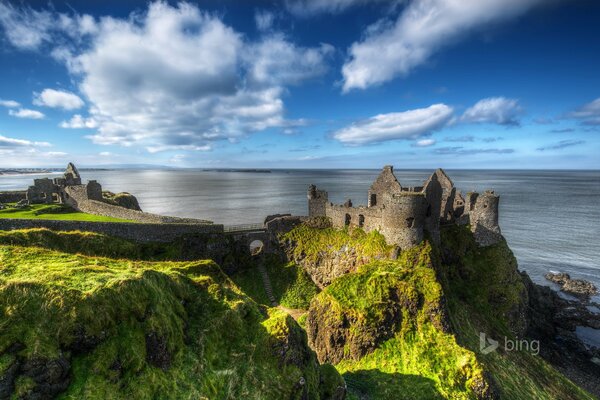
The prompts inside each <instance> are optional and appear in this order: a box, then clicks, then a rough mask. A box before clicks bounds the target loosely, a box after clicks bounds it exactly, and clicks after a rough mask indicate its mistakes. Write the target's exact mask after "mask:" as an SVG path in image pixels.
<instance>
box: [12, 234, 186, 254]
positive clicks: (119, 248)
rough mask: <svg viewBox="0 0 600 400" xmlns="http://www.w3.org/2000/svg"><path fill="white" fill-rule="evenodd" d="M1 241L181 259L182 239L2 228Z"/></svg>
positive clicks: (67, 250) (77, 251) (68, 250)
mask: <svg viewBox="0 0 600 400" xmlns="http://www.w3.org/2000/svg"><path fill="white" fill-rule="evenodd" d="M0 245H13V246H24V247H42V248H46V249H51V250H57V251H61V252H64V253H75V254H83V255H88V256H99V257H111V258H122V259H128V260H146V261H161V260H179V259H181V258H182V257H181V248H180V245H179V244H178V243H137V242H132V241H129V240H125V239H121V238H117V237H113V236H108V235H104V234H101V233H95V232H81V231H69V232H63V231H53V230H50V229H45V228H33V229H19V230H12V231H2V230H0Z"/></svg>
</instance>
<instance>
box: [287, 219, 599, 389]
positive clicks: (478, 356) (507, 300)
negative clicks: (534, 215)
mask: <svg viewBox="0 0 600 400" xmlns="http://www.w3.org/2000/svg"><path fill="white" fill-rule="evenodd" d="M296 229H297V231H292V232H290V233H289V234H288V235H287V238H298V237H301V238H302V240H297V243H299V244H300V246H301V249H302V250H297V251H301V252H304V254H313V255H314V254H318V253H319V251H318V249H319V246H320V245H319V244H318V243H339V242H337V240H338V238H339V237H347V235H349V233H348V232H347V231H337V232H335V231H328V230H321V231H320V232H317V231H315V232H311V228H309V227H307V226H303V227H299V228H296ZM329 233H331V234H332V235H333V237H332V238H324V237H323V235H327V234H329ZM311 238H314V239H311ZM363 238H364V237H363ZM312 241H314V243H312ZM358 242H359V246H360V245H361V244H360V240H359V241H358ZM346 243H347V242H346ZM364 245H365V244H364V243H362V246H364ZM334 247H335V246H334ZM307 249H308V251H307ZM310 249H315V252H312V253H311V252H310ZM322 254H323V253H321V255H322ZM321 255H318V256H316V257H315V259H316V260H317V261H316V264H317V266H318V265H319V260H322V258H320V257H322V256H321ZM527 307H528V298H527V290H526V288H525V284H524V281H523V279H522V276H521V274H520V273H519V271H518V269H517V263H516V260H515V258H514V256H513V254H512V252H511V251H510V249H509V248H508V246H507V244H506V243H505V242H504V241H502V242H500V243H498V244H496V245H494V246H489V247H479V246H478V245H477V244H476V243H475V241H474V238H473V235H472V234H471V232H470V231H469V230H468V228H467V227H449V228H448V229H444V230H443V232H442V245H441V246H439V247H437V246H431V245H430V244H429V243H427V242H425V243H423V244H421V245H420V246H418V247H416V248H413V249H411V250H408V251H405V252H402V253H401V254H400V255H399V257H398V259H396V260H385V259H379V257H377V256H375V257H373V258H372V259H371V261H370V262H368V263H367V264H365V265H361V266H358V267H357V269H356V270H355V272H352V273H349V274H346V275H343V276H341V277H339V278H337V279H335V280H333V281H332V283H331V284H330V285H329V286H327V287H326V288H325V289H324V290H323V291H322V292H321V293H320V294H319V295H318V296H316V297H315V298H314V299H313V301H312V303H311V307H310V310H309V313H308V316H307V319H306V329H307V332H308V335H309V343H310V344H311V346H312V347H313V348H314V349H315V351H316V352H317V354H318V356H319V358H320V360H321V361H323V362H332V363H334V364H335V366H336V368H337V369H338V371H340V372H341V373H343V377H344V379H345V380H346V382H347V384H348V387H349V398H351V399H358V398H377V399H402V398H407V399H432V398H452V399H460V398H501V399H505V398H506V399H531V398H536V399H557V398H561V399H591V398H593V397H592V396H590V395H589V394H588V393H586V392H585V391H583V390H582V389H580V388H579V387H577V386H576V385H575V384H573V383H572V382H571V381H569V380H568V379H567V378H565V377H564V376H563V375H562V374H560V373H559V372H558V371H557V370H555V369H554V368H553V367H552V366H551V365H550V364H548V363H547V362H546V361H544V360H543V359H542V358H541V357H539V356H537V355H535V354H532V352H531V351H528V349H527V348H524V349H521V350H514V349H510V348H509V349H505V348H504V346H503V342H502V340H503V338H504V337H506V338H507V339H508V340H518V338H519V337H520V338H522V335H523V334H524V332H525V331H526V327H527V324H528V320H527V318H528V314H527V313H528V311H527ZM480 332H484V333H486V334H487V335H488V337H491V338H495V339H497V340H499V341H501V344H500V347H499V349H498V350H497V351H493V352H491V353H489V354H483V353H482V352H481V351H480V347H479V346H480V342H479V340H480V336H479V335H480ZM529 350H531V349H529Z"/></svg>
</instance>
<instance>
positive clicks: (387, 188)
mask: <svg viewBox="0 0 600 400" xmlns="http://www.w3.org/2000/svg"><path fill="white" fill-rule="evenodd" d="M401 191H402V186H401V185H400V182H398V179H396V176H395V175H394V167H393V166H391V165H386V166H385V167H383V170H382V171H381V173H380V174H379V176H378V177H377V179H375V182H373V184H372V185H371V187H370V188H369V192H368V196H369V198H368V203H367V204H368V206H369V207H374V206H376V205H378V204H381V203H382V200H383V196H384V194H386V193H400V192H401Z"/></svg>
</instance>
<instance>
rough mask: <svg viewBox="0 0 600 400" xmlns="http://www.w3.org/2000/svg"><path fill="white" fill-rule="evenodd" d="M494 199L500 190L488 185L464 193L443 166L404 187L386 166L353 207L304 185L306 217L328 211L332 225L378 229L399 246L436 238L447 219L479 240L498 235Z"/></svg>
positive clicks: (487, 241)
mask: <svg viewBox="0 0 600 400" xmlns="http://www.w3.org/2000/svg"><path fill="white" fill-rule="evenodd" d="M498 203H499V196H498V195H496V194H495V193H494V192H493V191H489V190H488V191H485V192H484V193H481V194H479V193H474V192H473V193H467V195H466V198H465V197H463V195H462V194H461V192H460V191H458V190H457V189H456V188H455V187H454V183H453V182H452V180H451V179H450V178H449V177H448V175H446V173H445V172H444V171H443V170H442V169H437V170H436V171H435V172H434V173H433V174H432V175H431V176H430V177H429V179H427V180H426V181H425V182H424V183H423V186H417V187H403V186H402V185H401V184H400V182H399V181H398V179H396V176H395V175H394V168H393V167H392V166H391V165H388V166H385V167H384V168H383V171H381V173H380V174H379V176H378V177H377V179H375V181H374V182H373V184H372V185H371V187H370V188H369V191H368V198H367V206H358V207H354V206H353V205H352V201H351V200H348V201H346V203H344V204H343V205H337V204H333V203H330V202H329V198H328V193H327V192H326V191H324V190H319V189H317V187H316V186H315V185H310V186H309V188H308V213H309V216H310V217H328V218H330V219H331V222H332V224H333V226H334V227H336V228H344V227H349V226H356V227H360V228H362V229H364V230H365V231H366V232H369V231H372V230H377V231H379V232H381V233H382V234H383V236H384V237H385V239H386V241H387V242H388V243H393V244H396V245H398V246H399V247H400V248H401V249H407V248H410V247H413V246H415V245H417V244H419V243H420V242H421V241H422V240H423V239H424V238H425V234H426V233H428V234H429V236H430V237H431V239H432V240H433V241H434V242H436V243H439V241H440V226H442V225H448V224H460V225H470V227H471V231H472V232H473V234H474V236H475V240H476V241H477V243H478V244H479V245H481V246H490V245H492V244H495V243H497V242H498V241H499V240H500V239H501V233H500V227H499V226H498Z"/></svg>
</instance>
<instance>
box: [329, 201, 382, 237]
mask: <svg viewBox="0 0 600 400" xmlns="http://www.w3.org/2000/svg"><path fill="white" fill-rule="evenodd" d="M346 215H348V216H350V221H349V222H350V223H349V225H352V226H359V227H361V228H362V229H364V230H365V232H370V231H372V230H374V229H377V230H381V208H380V207H365V206H359V207H345V206H343V205H334V204H328V205H327V216H328V217H329V218H331V223H332V224H333V226H334V227H336V228H343V227H345V226H346ZM361 216H362V223H361Z"/></svg>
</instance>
